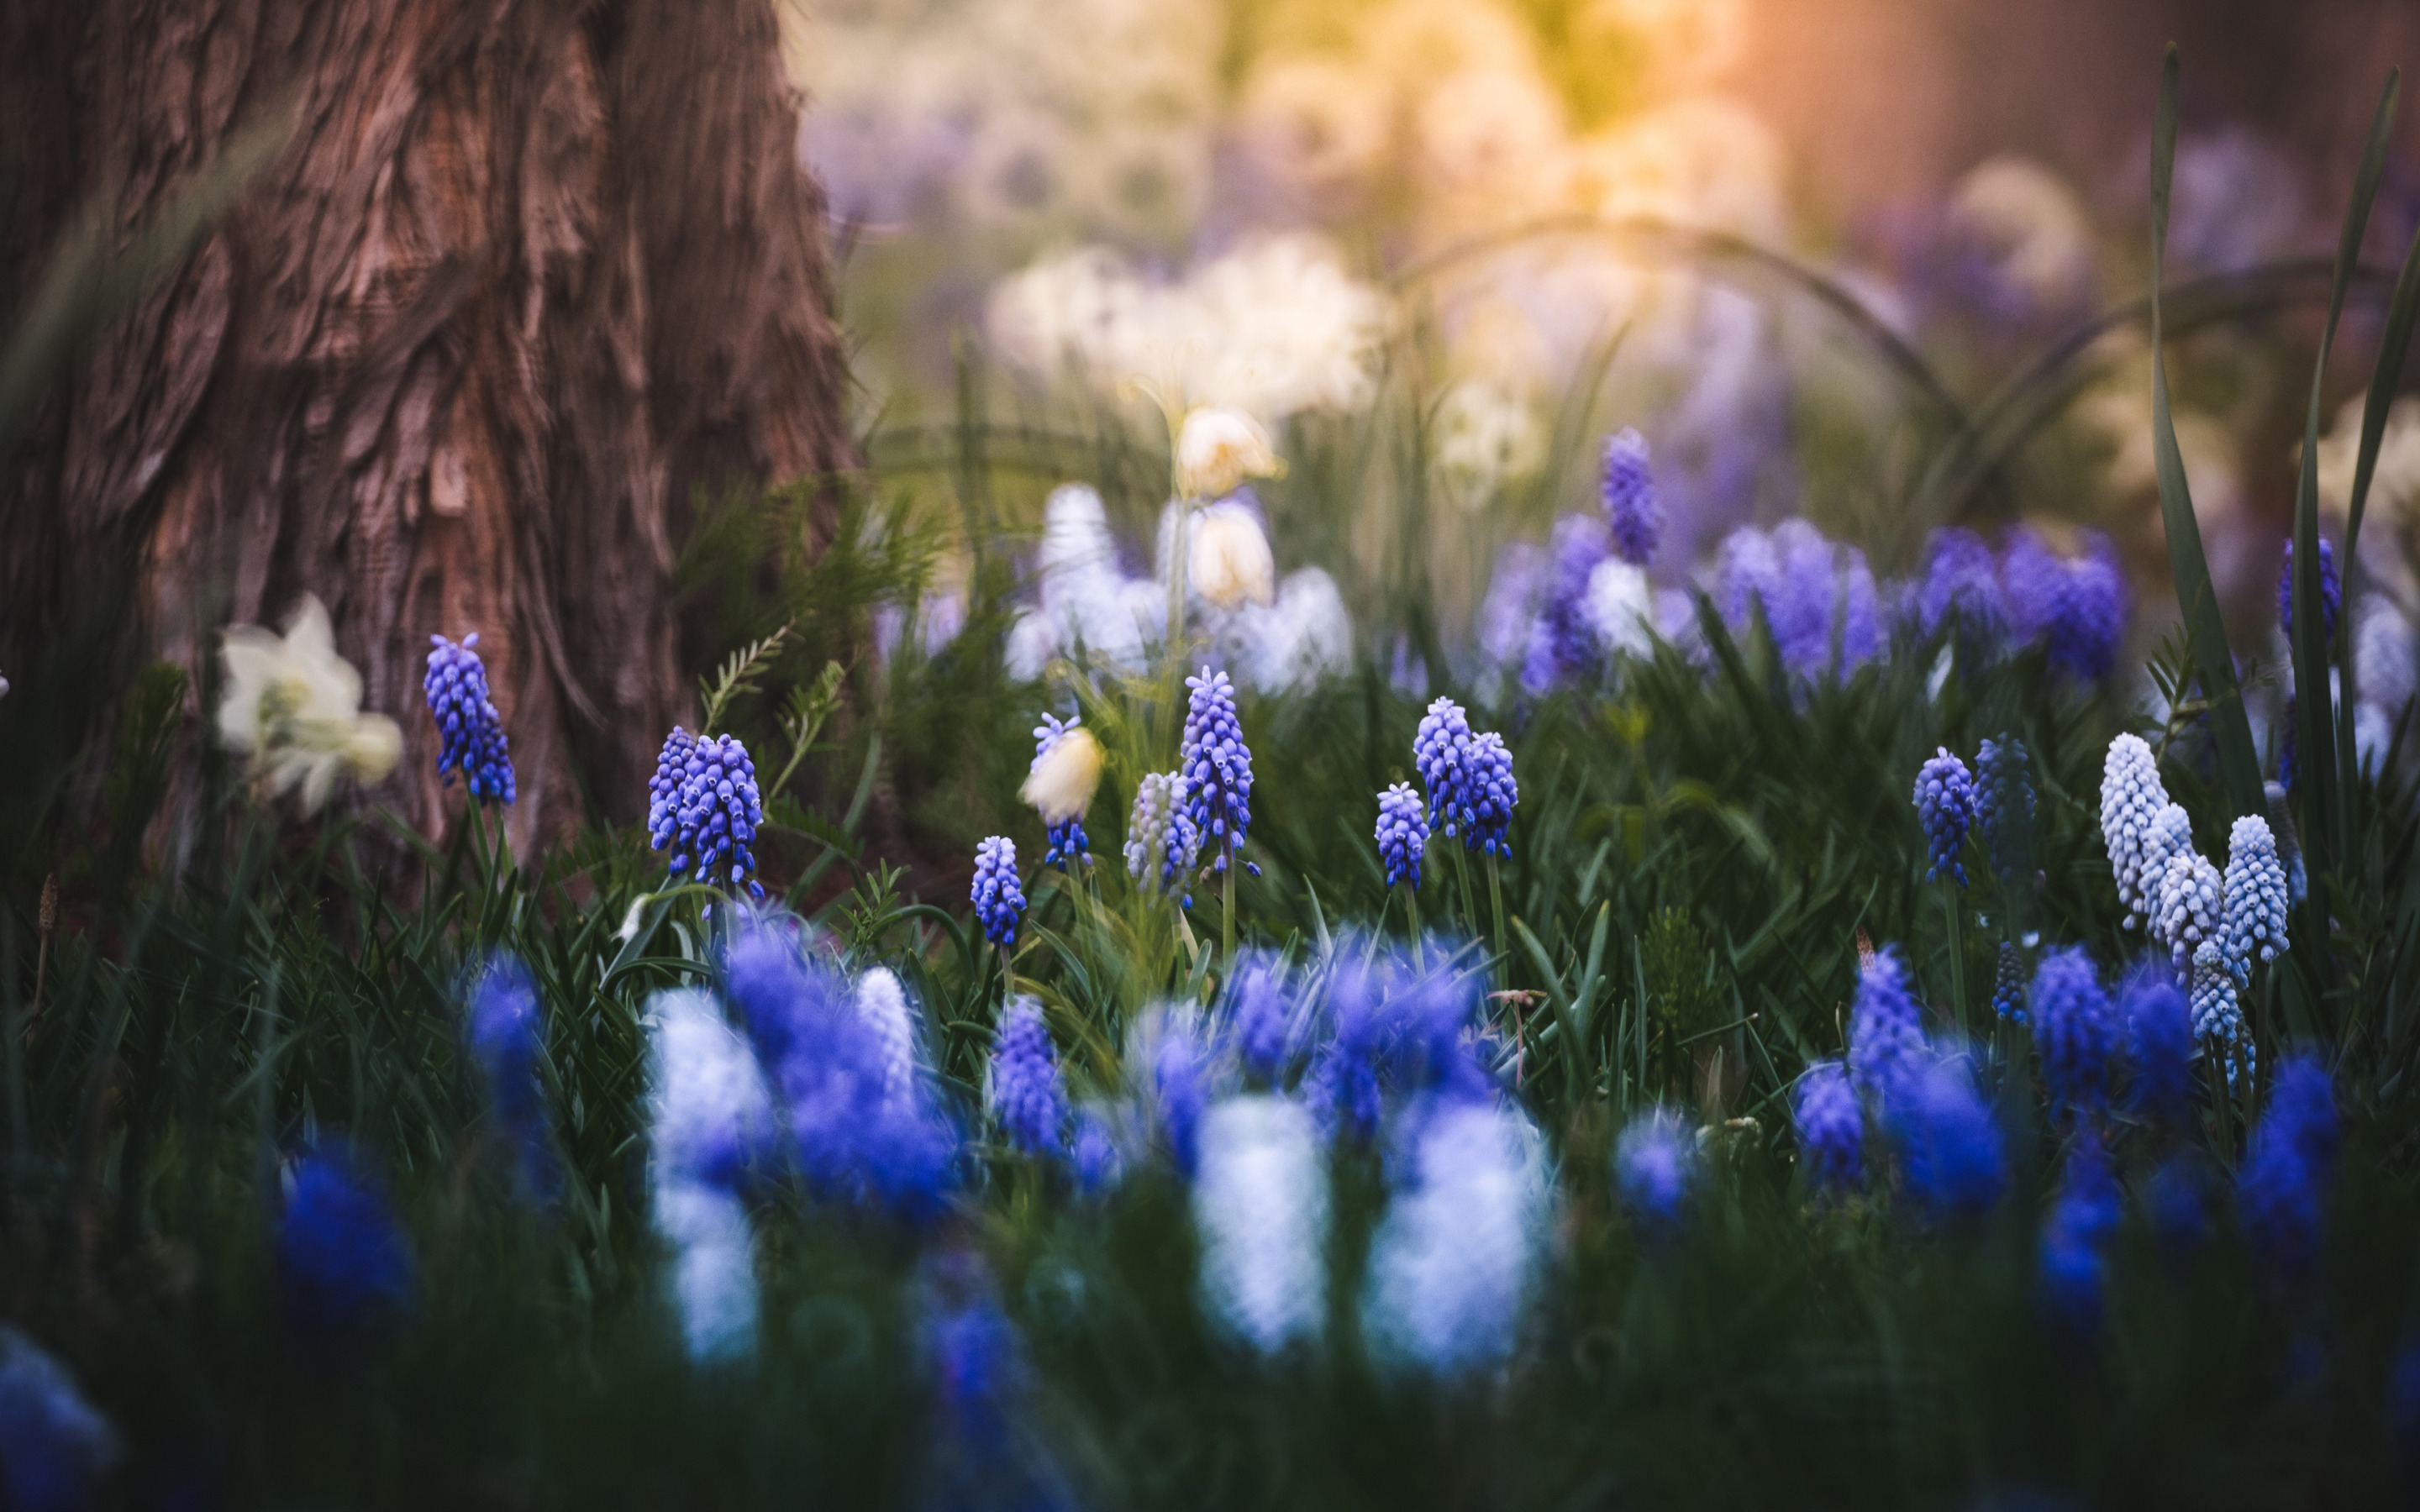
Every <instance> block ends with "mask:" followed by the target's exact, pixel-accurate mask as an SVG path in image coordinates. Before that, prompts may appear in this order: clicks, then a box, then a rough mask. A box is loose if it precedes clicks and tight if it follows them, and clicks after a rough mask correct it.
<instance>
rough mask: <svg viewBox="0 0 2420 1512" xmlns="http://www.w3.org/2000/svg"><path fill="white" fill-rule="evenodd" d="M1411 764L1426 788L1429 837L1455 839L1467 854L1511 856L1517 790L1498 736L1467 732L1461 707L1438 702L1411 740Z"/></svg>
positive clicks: (1447, 701)
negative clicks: (1437, 834)
mask: <svg viewBox="0 0 2420 1512" xmlns="http://www.w3.org/2000/svg"><path fill="white" fill-rule="evenodd" d="M1412 764H1413V766H1414V768H1415V769H1417V770H1418V771H1419V774H1420V783H1421V785H1422V786H1423V787H1425V788H1427V789H1428V795H1429V833H1430V834H1432V835H1434V834H1436V833H1437V832H1438V831H1440V830H1442V831H1444V832H1445V834H1446V836H1447V837H1448V838H1449V839H1451V838H1457V837H1458V838H1459V839H1460V840H1461V841H1462V844H1463V849H1465V850H1466V851H1483V852H1485V853H1486V854H1487V855H1489V856H1511V855H1512V841H1511V838H1510V831H1511V828H1512V810H1513V809H1514V807H1515V806H1516V805H1518V804H1519V803H1520V801H1521V787H1520V784H1519V782H1517V781H1516V780H1514V779H1513V776H1512V752H1511V751H1508V750H1506V749H1505V748H1504V739H1503V737H1502V736H1501V735H1498V734H1497V733H1494V732H1493V731H1490V732H1488V733H1484V734H1473V733H1471V730H1470V721H1469V719H1468V718H1467V717H1466V716H1465V715H1464V714H1463V712H1462V705H1460V704H1458V703H1456V702H1453V700H1451V699H1446V698H1441V699H1438V700H1437V701H1436V702H1434V703H1431V704H1430V705H1429V710H1428V713H1427V714H1426V715H1425V716H1423V717H1421V719H1420V727H1419V731H1418V732H1417V733H1415V734H1414V735H1413V737H1412Z"/></svg>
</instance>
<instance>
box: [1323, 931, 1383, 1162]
mask: <svg viewBox="0 0 2420 1512" xmlns="http://www.w3.org/2000/svg"><path fill="white" fill-rule="evenodd" d="M1381 991H1382V986H1381V983H1380V981H1379V978H1378V974H1377V973H1376V972H1375V971H1373V969H1372V968H1371V967H1370V965H1369V964H1368V963H1366V962H1362V961H1357V960H1355V961H1346V962H1343V963H1342V964H1339V965H1338V967H1337V969H1336V975H1335V977H1334V979H1333V980H1331V981H1330V982H1329V985H1328V989H1327V1008H1328V1013H1329V1017H1330V1018H1331V1019H1332V1021H1333V1023H1334V1026H1335V1027H1334V1032H1333V1033H1332V1034H1331V1035H1330V1036H1329V1038H1328V1041H1327V1043H1326V1045H1325V1046H1323V1047H1322V1048H1321V1050H1320V1054H1319V1059H1318V1061H1317V1062H1316V1063H1315V1064H1314V1065H1313V1066H1312V1067H1311V1075H1310V1102H1311V1111H1312V1113H1313V1114H1314V1115H1315V1116H1316V1118H1317V1119H1318V1122H1319V1126H1320V1127H1321V1128H1322V1129H1323V1130H1326V1131H1327V1132H1329V1133H1331V1134H1340V1135H1343V1136H1346V1137H1349V1138H1352V1139H1355V1140H1357V1141H1367V1140H1368V1139H1370V1138H1371V1136H1373V1134H1376V1133H1377V1132H1378V1113H1379V1105H1378V1064H1377V1061H1378V1050H1379V1040H1380V1036H1381V1032H1382V1030H1383V1029H1384V1028H1385V1026H1384V1024H1382V1023H1381V1022H1380V1018H1379V994H1380V992H1381Z"/></svg>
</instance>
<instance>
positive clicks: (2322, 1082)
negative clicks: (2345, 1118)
mask: <svg viewBox="0 0 2420 1512" xmlns="http://www.w3.org/2000/svg"><path fill="white" fill-rule="evenodd" d="M2339 1136H2340V1129H2339V1125H2338V1122H2337V1119H2336V1105H2335V1089H2334V1088H2333V1087H2331V1086H2330V1085H2329V1081H2328V1073H2327V1072H2326V1070H2325V1069H2324V1068H2323V1067H2321V1066H2320V1065H2319V1062H2318V1061H2317V1060H2314V1059H2312V1058H2310V1057H2305V1056H2297V1057H2292V1058H2291V1059H2288V1061H2287V1062H2286V1063H2285V1065H2283V1066H2281V1067H2280V1068H2278V1072H2277V1080H2276V1083H2275V1090H2274V1091H2273V1092H2272V1093H2271V1094H2270V1097H2269V1110H2268V1112H2267V1113H2265V1114H2264V1115H2262V1117H2261V1119H2260V1122H2259V1125H2258V1126H2257V1128H2255V1129H2254V1130H2253V1131H2252V1141H2251V1144H2250V1146H2249V1147H2248V1148H2247V1149H2246V1150H2245V1151H2244V1156H2243V1165H2242V1168H2241V1169H2240V1170H2239V1171H2238V1172H2237V1174H2236V1179H2235V1203H2236V1210H2237V1211H2238V1212H2239V1213H2240V1214H2241V1215H2242V1221H2243V1237H2244V1239H2245V1240H2246V1242H2249V1243H2250V1245H2251V1247H2252V1252H2253V1255H2254V1257H2256V1258H2257V1259H2258V1260H2259V1261H2260V1263H2261V1265H2262V1267H2263V1268H2264V1269H2266V1270H2267V1271H2268V1272H2269V1273H2270V1274H2271V1275H2272V1276H2273V1277H2274V1278H2275V1279H2276V1280H2278V1281H2280V1282H2283V1283H2286V1284H2288V1285H2298V1284H2300V1283H2302V1282H2304V1281H2307V1280H2308V1279H2310V1277H2311V1275H2312V1273H2314V1272H2315V1271H2316V1270H2317V1269H2318V1267H2319V1243H2320V1238H2321V1221H2322V1211H2321V1209H2322V1199H2323V1198H2324V1197H2325V1196H2326V1191H2327V1187H2328V1183H2329V1181H2330V1180H2331V1179H2332V1177H2333V1175H2334V1172H2335V1153H2336V1142H2337V1139H2338V1138H2339Z"/></svg>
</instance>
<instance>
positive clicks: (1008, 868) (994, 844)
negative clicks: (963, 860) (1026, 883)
mask: <svg viewBox="0 0 2420 1512" xmlns="http://www.w3.org/2000/svg"><path fill="white" fill-rule="evenodd" d="M970 896H971V897H972V900H973V903H974V905H975V921H976V922H977V923H979V924H981V925H982V926H983V932H984V938H985V939H986V940H989V941H990V942H991V943H992V944H994V945H997V946H1001V947H1002V948H1005V947H1008V946H1012V945H1015V944H1016V926H1017V923H1018V921H1019V920H1021V919H1022V918H1024V917H1025V889H1024V888H1023V887H1019V886H1018V885H1017V878H1016V841H1013V840H1010V839H1009V838H1008V837H1007V836H1005V835H994V836H991V837H990V838H988V839H986V840H985V841H983V842H982V843H980V844H978V845H977V846H976V847H975V880H974V887H973V889H972V892H971V895H970Z"/></svg>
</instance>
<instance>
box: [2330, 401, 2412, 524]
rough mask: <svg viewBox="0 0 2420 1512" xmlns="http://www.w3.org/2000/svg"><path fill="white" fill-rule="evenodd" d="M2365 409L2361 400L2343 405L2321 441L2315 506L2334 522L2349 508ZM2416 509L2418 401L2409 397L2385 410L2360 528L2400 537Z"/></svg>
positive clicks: (2358, 457) (2358, 456) (2359, 457)
mask: <svg viewBox="0 0 2420 1512" xmlns="http://www.w3.org/2000/svg"><path fill="white" fill-rule="evenodd" d="M2365 403H2366V400H2364V399H2362V398H2359V397H2355V398H2351V399H2348V400H2346V401H2345V406H2344V408H2343V409H2339V410H2337V411H2336V423H2335V426H2334V427H2333V428H2331V429H2330V430H2329V431H2328V433H2327V435H2326V436H2324V437H2322V438H2321V439H2320V440H2319V506H2320V507H2321V508H2323V509H2325V510H2326V511H2327V512H2328V513H2329V514H2330V515H2332V516H2334V517H2335V518H2337V519H2342V518H2344V517H2345V516H2346V514H2347V512H2348V511H2350V509H2351V507H2352V475H2353V469H2354V467H2355V465H2356V464H2357V463H2358V462H2359V461H2360V459H2361V415H2362V408H2363V406H2364V405H2365ZM2415 506H2420V397H2408V398H2402V399H2397V400H2396V401H2395V403H2394V404H2392V405H2390V406H2388V407H2387V410H2386V429H2385V430H2384V431H2383V432H2381V435H2380V436H2379V440H2378V465H2377V468H2376V470H2375V471H2372V472H2371V473H2370V475H2369V498H2368V500H2367V501H2366V502H2364V503H2363V505H2362V523H2363V524H2364V525H2365V526H2366V525H2369V524H2372V523H2378V524H2383V525H2385V526H2386V528H2387V529H2388V530H2390V531H2399V530H2401V529H2402V528H2403V527H2404V526H2405V525H2407V524H2408V523H2410V521H2411V518H2412V514H2413V512H2414V509H2415ZM2364 539H2367V537H2366V535H2365V537H2364ZM2365 555H2366V553H2365Z"/></svg>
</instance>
